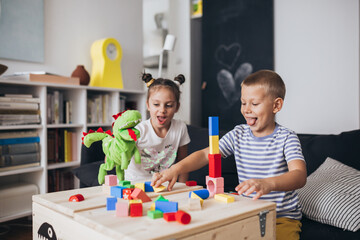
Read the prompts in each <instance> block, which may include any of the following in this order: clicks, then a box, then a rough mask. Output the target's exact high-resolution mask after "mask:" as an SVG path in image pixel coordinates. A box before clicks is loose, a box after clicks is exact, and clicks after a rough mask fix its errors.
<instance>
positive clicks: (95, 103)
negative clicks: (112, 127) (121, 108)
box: [87, 94, 116, 124]
mask: <svg viewBox="0 0 360 240" xmlns="http://www.w3.org/2000/svg"><path fill="white" fill-rule="evenodd" d="M111 106H112V103H111V99H110V94H98V95H90V96H89V97H88V99H87V114H88V115H87V118H88V123H108V124H109V123H111V121H112V115H113V114H116V113H113V112H111V108H112V107H111Z"/></svg>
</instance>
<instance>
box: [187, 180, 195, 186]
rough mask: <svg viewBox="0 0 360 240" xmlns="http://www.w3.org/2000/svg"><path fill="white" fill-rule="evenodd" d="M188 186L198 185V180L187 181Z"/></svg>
mask: <svg viewBox="0 0 360 240" xmlns="http://www.w3.org/2000/svg"><path fill="white" fill-rule="evenodd" d="M185 184H186V186H189V187H191V186H196V185H197V182H196V181H186V183H185Z"/></svg>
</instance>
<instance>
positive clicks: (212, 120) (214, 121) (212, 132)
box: [209, 117, 219, 136]
mask: <svg viewBox="0 0 360 240" xmlns="http://www.w3.org/2000/svg"><path fill="white" fill-rule="evenodd" d="M216 135H219V117H209V136H216Z"/></svg>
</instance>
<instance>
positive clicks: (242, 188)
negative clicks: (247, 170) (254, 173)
mask: <svg viewBox="0 0 360 240" xmlns="http://www.w3.org/2000/svg"><path fill="white" fill-rule="evenodd" d="M271 189H272V188H271V184H270V183H269V181H267V180H266V179H249V180H246V181H244V182H242V183H240V184H239V185H237V186H236V188H235V191H237V192H238V193H239V195H241V194H243V193H244V194H245V195H246V196H249V195H250V194H251V193H253V192H256V194H255V196H254V197H253V200H256V199H259V198H260V197H261V196H262V195H264V194H268V193H270V192H271Z"/></svg>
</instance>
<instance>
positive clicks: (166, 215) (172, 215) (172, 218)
mask: <svg viewBox="0 0 360 240" xmlns="http://www.w3.org/2000/svg"><path fill="white" fill-rule="evenodd" d="M175 214H176V213H175V212H168V213H163V218H164V219H165V220H166V221H167V222H172V221H176V218H175Z"/></svg>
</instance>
